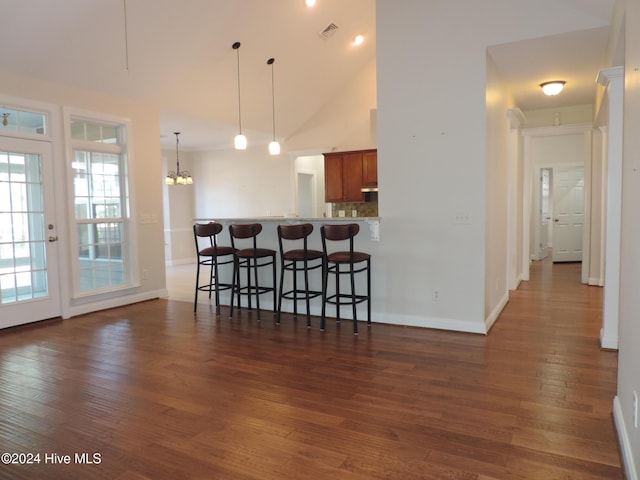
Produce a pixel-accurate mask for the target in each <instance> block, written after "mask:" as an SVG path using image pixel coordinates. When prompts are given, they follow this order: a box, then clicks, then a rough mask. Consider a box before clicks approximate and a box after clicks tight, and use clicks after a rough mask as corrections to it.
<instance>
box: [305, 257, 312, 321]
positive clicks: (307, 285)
mask: <svg viewBox="0 0 640 480" xmlns="http://www.w3.org/2000/svg"><path fill="white" fill-rule="evenodd" d="M304 292H305V300H306V304H307V328H311V312H310V311H309V261H308V260H307V259H306V258H305V259H304Z"/></svg>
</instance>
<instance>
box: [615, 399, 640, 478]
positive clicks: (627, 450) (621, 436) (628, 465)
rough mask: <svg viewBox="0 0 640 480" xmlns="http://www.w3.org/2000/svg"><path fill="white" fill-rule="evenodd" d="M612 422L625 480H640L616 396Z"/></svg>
mask: <svg viewBox="0 0 640 480" xmlns="http://www.w3.org/2000/svg"><path fill="white" fill-rule="evenodd" d="M613 420H614V423H615V425H616V433H617V434H618V442H619V443H620V453H621V454H622V466H623V468H624V471H625V474H626V478H627V480H640V478H639V477H638V472H637V470H636V467H635V463H634V458H633V450H632V449H631V442H630V441H629V433H628V432H627V428H626V427H625V425H624V416H623V415H622V406H621V405H620V399H619V398H618V396H617V395H616V396H615V397H614V398H613ZM636 453H639V452H636Z"/></svg>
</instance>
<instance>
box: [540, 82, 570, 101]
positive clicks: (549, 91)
mask: <svg viewBox="0 0 640 480" xmlns="http://www.w3.org/2000/svg"><path fill="white" fill-rule="evenodd" d="M565 83H567V82H565V81H564V80H553V81H551V82H544V83H541V84H540V88H542V92H543V93H544V94H545V95H549V96H550V97H551V96H553V95H557V94H559V93H560V92H561V91H562V89H563V88H564V85H565Z"/></svg>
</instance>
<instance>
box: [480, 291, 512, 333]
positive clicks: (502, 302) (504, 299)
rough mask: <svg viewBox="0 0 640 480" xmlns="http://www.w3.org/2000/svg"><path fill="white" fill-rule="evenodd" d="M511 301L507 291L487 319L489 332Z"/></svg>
mask: <svg viewBox="0 0 640 480" xmlns="http://www.w3.org/2000/svg"><path fill="white" fill-rule="evenodd" d="M507 303H509V292H506V293H505V294H504V296H503V297H502V298H501V299H500V301H499V302H498V304H497V305H496V307H495V308H494V309H493V310H492V311H491V313H490V314H489V316H488V317H487V318H486V319H485V321H484V324H485V325H486V326H487V332H488V331H489V330H491V327H492V326H493V324H494V323H495V322H496V320H498V317H499V316H500V314H501V313H502V310H504V307H506V306H507Z"/></svg>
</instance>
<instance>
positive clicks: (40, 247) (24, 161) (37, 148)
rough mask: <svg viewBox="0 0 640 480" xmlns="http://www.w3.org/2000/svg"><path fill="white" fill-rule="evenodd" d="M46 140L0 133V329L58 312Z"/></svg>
mask: <svg viewBox="0 0 640 480" xmlns="http://www.w3.org/2000/svg"><path fill="white" fill-rule="evenodd" d="M53 187H54V182H53V155H52V149H51V144H50V143H49V142H42V141H37V140H25V139H18V138H10V137H0V328H6V327H11V326H15V325H21V324H24V323H29V322H35V321H38V320H44V319H48V318H54V317H59V316H60V312H61V310H60V291H59V286H58V256H57V246H58V243H57V240H58V236H57V231H56V219H55V198H54V191H53Z"/></svg>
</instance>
